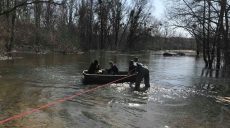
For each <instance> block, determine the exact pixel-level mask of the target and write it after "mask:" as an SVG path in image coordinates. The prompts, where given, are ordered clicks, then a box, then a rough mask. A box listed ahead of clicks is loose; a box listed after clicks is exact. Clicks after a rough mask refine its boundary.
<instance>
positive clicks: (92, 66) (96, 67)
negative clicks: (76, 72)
mask: <svg viewBox="0 0 230 128" xmlns="http://www.w3.org/2000/svg"><path fill="white" fill-rule="evenodd" d="M99 70H100V66H99V64H98V61H97V60H94V62H92V63H91V64H90V66H89V69H88V73H89V74H96V73H98V71H99Z"/></svg>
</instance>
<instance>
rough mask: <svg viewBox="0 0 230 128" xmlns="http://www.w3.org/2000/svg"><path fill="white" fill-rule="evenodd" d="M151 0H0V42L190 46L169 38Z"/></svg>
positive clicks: (57, 46)
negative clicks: (152, 10)
mask: <svg viewBox="0 0 230 128" xmlns="http://www.w3.org/2000/svg"><path fill="white" fill-rule="evenodd" d="M150 2H151V1H149V0H129V1H128V0H1V1H0V45H1V46H0V47H1V48H2V51H3V50H5V51H7V52H11V51H12V50H14V49H21V50H32V51H36V52H40V51H42V50H46V49H48V50H52V51H64V52H65V51H66V52H71V51H76V50H90V49H107V50H124V49H127V50H138V49H180V48H182V49H191V48H193V45H192V44H189V43H186V42H190V41H189V39H185V38H169V37H168V35H165V34H163V32H162V27H163V26H164V25H162V23H161V22H159V21H157V20H156V19H155V18H154V17H153V16H152V14H151V11H150V10H151V8H152V7H151V6H150V5H151V4H150Z"/></svg>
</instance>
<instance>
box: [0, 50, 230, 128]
mask: <svg viewBox="0 0 230 128" xmlns="http://www.w3.org/2000/svg"><path fill="white" fill-rule="evenodd" d="M135 56H137V57H139V60H140V62H142V63H143V64H145V65H148V67H149V70H150V82H151V88H150V90H149V91H147V92H139V93H138V92H133V91H132V90H131V89H130V88H129V85H128V84H127V83H123V84H112V85H110V86H107V87H105V88H100V89H98V90H96V91H93V92H89V93H87V94H83V95H80V96H77V97H75V98H73V99H70V100H67V101H65V102H62V103H58V104H56V105H55V106H51V107H49V108H46V109H42V110H40V111H38V112H36V113H32V114H29V115H27V116H22V117H21V118H18V119H16V120H11V121H9V122H6V123H4V124H2V125H0V128H4V127H7V128H93V127H97V128H111V127H112V128H229V127H230V95H229V89H227V88H228V87H229V85H230V78H221V77H220V78H214V77H205V75H203V74H204V72H205V71H204V70H203V67H204V65H203V60H202V58H200V59H197V58H195V57H192V56H184V57H163V56H161V55H156V54H154V52H143V53H133V54H128V53H120V52H119V53H117V52H88V53H83V54H79V55H53V54H49V55H31V54H24V55H18V56H17V57H16V59H15V60H14V62H7V61H1V62H0V120H4V119H6V118H9V117H12V116H14V115H17V114H20V113H22V112H26V111H30V110H31V109H34V108H37V107H38V106H41V105H44V104H47V103H50V102H53V101H55V100H56V99H60V98H63V97H65V96H71V95H73V94H75V93H76V92H80V91H84V90H87V89H88V88H92V87H94V86H96V85H87V86H86V85H83V84H82V83H81V78H82V71H83V70H84V69H87V68H88V66H89V64H90V62H91V61H93V60H94V59H95V58H96V59H98V60H99V62H100V64H101V66H102V67H105V68H107V67H108V66H109V65H108V62H109V61H110V60H113V61H114V62H116V64H117V66H118V68H119V69H120V70H127V69H128V61H129V60H130V59H132V58H134V57H135ZM202 72H203V74H202ZM217 86H218V87H222V86H223V88H220V89H218V91H216V89H213V88H216V87H217ZM229 88H230V87H229ZM207 90H209V91H207ZM219 90H221V91H219Z"/></svg>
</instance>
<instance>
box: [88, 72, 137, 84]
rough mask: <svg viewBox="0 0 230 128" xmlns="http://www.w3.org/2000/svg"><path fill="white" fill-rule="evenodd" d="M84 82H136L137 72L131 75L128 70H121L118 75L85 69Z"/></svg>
mask: <svg viewBox="0 0 230 128" xmlns="http://www.w3.org/2000/svg"><path fill="white" fill-rule="evenodd" d="M83 76H84V78H83V84H106V83H110V82H113V81H114V83H124V82H135V81H136V76H137V75H136V74H134V75H131V76H129V75H128V72H125V71H120V72H119V73H118V74H117V75H110V74H102V73H99V74H88V73H87V70H84V71H83Z"/></svg>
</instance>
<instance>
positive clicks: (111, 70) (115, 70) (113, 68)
mask: <svg viewBox="0 0 230 128" xmlns="http://www.w3.org/2000/svg"><path fill="white" fill-rule="evenodd" d="M109 65H110V68H109V69H107V73H108V74H111V75H116V74H118V71H119V70H118V68H117V66H116V65H115V64H114V63H113V61H110V62H109Z"/></svg>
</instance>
